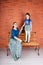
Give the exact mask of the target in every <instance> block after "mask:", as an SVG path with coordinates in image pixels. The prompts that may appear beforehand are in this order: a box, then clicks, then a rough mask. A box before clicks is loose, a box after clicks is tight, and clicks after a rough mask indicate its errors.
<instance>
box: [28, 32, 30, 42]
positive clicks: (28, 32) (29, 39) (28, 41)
mask: <svg viewBox="0 0 43 65" xmlns="http://www.w3.org/2000/svg"><path fill="white" fill-rule="evenodd" d="M28 42H30V31H28Z"/></svg>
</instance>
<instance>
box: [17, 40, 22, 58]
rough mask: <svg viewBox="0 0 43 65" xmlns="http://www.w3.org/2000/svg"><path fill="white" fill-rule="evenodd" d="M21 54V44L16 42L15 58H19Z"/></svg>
mask: <svg viewBox="0 0 43 65" xmlns="http://www.w3.org/2000/svg"><path fill="white" fill-rule="evenodd" d="M21 52H22V43H21V42H20V41H18V40H17V44H16V56H17V58H19V57H21Z"/></svg>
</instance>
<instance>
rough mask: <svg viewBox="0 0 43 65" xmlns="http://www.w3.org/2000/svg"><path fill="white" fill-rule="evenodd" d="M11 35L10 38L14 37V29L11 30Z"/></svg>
mask: <svg viewBox="0 0 43 65" xmlns="http://www.w3.org/2000/svg"><path fill="white" fill-rule="evenodd" d="M11 36H12V38H14V36H15V34H14V30H12V31H11Z"/></svg>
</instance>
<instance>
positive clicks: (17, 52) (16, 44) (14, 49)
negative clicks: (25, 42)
mask: <svg viewBox="0 0 43 65" xmlns="http://www.w3.org/2000/svg"><path fill="white" fill-rule="evenodd" d="M22 29H23V26H22V27H21V30H19V29H18V26H17V23H16V22H14V23H13V27H12V30H11V38H10V41H9V48H10V51H11V54H12V57H13V58H14V60H17V59H19V58H20V56H21V51H22V40H20V39H19V38H18V36H19V34H20V33H21V31H22Z"/></svg>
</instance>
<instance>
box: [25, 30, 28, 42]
mask: <svg viewBox="0 0 43 65" xmlns="http://www.w3.org/2000/svg"><path fill="white" fill-rule="evenodd" d="M25 34H26V37H25V42H27V35H28V33H27V31H25Z"/></svg>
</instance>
